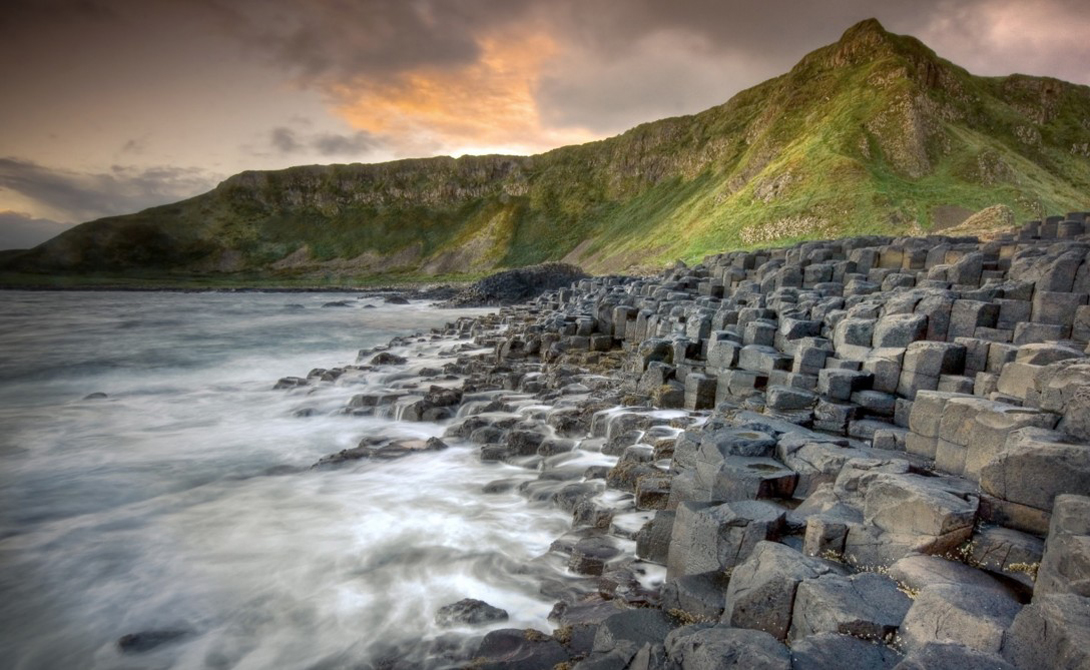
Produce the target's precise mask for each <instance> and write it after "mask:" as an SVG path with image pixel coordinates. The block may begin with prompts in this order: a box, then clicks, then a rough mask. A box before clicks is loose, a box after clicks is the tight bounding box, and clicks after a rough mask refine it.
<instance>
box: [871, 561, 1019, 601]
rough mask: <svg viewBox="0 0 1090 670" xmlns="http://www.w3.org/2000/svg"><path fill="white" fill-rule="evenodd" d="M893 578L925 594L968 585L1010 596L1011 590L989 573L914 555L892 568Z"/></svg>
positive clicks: (903, 585)
mask: <svg viewBox="0 0 1090 670" xmlns="http://www.w3.org/2000/svg"><path fill="white" fill-rule="evenodd" d="M889 577H890V579H893V580H895V581H896V582H897V583H898V584H900V585H901V586H902V587H903V588H905V589H907V590H911V591H923V590H924V589H926V588H928V587H930V586H936V585H943V584H945V585H953V586H959V585H965V586H972V587H974V588H986V589H992V590H994V591H998V592H1000V593H1004V594H1005V593H1007V592H1008V591H1007V587H1006V586H1004V585H1003V584H1001V583H1000V582H999V581H997V580H996V579H995V578H994V577H992V576H991V575H989V574H988V573H986V572H983V571H981V570H977V569H976V568H971V567H969V566H968V565H966V564H965V563H962V562H960V561H952V560H949V559H946V558H943V557H941V556H925V555H922V554H914V555H911V556H905V557H904V558H902V559H900V560H899V561H897V562H895V563H893V565H891V566H889Z"/></svg>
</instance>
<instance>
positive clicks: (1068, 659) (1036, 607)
mask: <svg viewBox="0 0 1090 670" xmlns="http://www.w3.org/2000/svg"><path fill="white" fill-rule="evenodd" d="M1087 640H1090V598H1084V597H1082V596H1077V595H1072V594H1047V595H1042V596H1040V597H1037V598H1034V600H1033V602H1032V603H1031V604H1029V605H1026V606H1025V607H1023V608H1022V611H1021V612H1019V613H1018V616H1016V617H1015V618H1014V623H1013V624H1012V625H1011V627H1010V630H1009V631H1008V632H1007V637H1006V640H1005V642H1004V644H1003V657H1004V658H1005V659H1007V660H1008V661H1010V662H1011V663H1012V664H1014V666H1015V667H1018V668H1023V669H1029V668H1042V669H1044V668H1047V669H1048V670H1086V668H1090V647H1087V644H1086V641H1087Z"/></svg>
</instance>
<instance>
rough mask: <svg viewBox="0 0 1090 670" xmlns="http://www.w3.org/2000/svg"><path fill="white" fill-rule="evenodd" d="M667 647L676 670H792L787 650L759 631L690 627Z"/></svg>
mask: <svg viewBox="0 0 1090 670" xmlns="http://www.w3.org/2000/svg"><path fill="white" fill-rule="evenodd" d="M690 630H691V631H692V632H689V631H690ZM665 646H666V654H667V657H668V658H669V659H670V661H672V662H673V664H674V667H680V668H685V670H728V669H729V668H738V669H739V670H742V669H743V668H745V669H746V670H791V653H790V652H789V651H788V650H787V647H785V646H784V645H783V644H782V643H781V642H780V641H779V640H777V639H776V638H774V637H772V636H771V635H769V634H768V633H765V632H762V631H758V630H747V629H745V628H731V627H729V626H727V625H725V624H719V625H718V626H710V627H702V626H687V627H686V628H682V629H679V630H677V631H675V632H674V633H673V634H671V635H670V637H668V638H667V640H666V645H665Z"/></svg>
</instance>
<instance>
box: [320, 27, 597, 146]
mask: <svg viewBox="0 0 1090 670" xmlns="http://www.w3.org/2000/svg"><path fill="white" fill-rule="evenodd" d="M478 45H479V47H480V53H481V55H480V57H479V58H478V59H477V61H476V62H474V63H472V64H470V65H467V66H464V67H460V68H457V69H450V68H438V67H427V68H421V69H417V70H413V71H409V72H406V73H402V74H401V75H399V76H398V77H397V78H396V79H394V80H390V81H364V82H355V83H354V84H352V85H347V86H341V87H339V88H337V89H335V90H334V96H335V98H336V99H337V100H338V101H340V104H339V106H338V108H337V110H336V111H337V113H338V114H339V115H340V116H341V117H342V118H344V119H345V120H346V121H348V123H350V124H351V125H352V126H353V127H355V128H357V129H359V130H365V131H368V132H370V133H374V134H376V135H381V136H385V137H386V138H390V139H391V141H392V142H393V143H394V144H395V145H397V146H398V147H399V148H400V151H399V153H404V154H406V155H408V154H420V153H433V152H435V151H436V150H438V151H442V152H448V153H453V154H460V153H486V152H495V153H535V152H539V151H542V150H546V149H550V148H553V147H556V146H560V145H564V144H575V143H581V142H588V141H590V140H594V139H598V136H597V135H595V134H593V133H591V132H590V131H588V130H586V129H583V128H548V127H545V126H544V125H543V124H542V120H541V115H540V114H539V110H538V106H537V103H536V101H535V99H534V88H535V85H536V82H537V80H538V77H539V75H540V72H541V69H542V65H543V63H544V62H546V61H547V60H548V59H549V58H551V57H553V56H554V54H555V53H556V44H555V42H554V41H553V40H552V39H551V38H549V37H548V36H547V35H529V36H526V35H515V36H507V37H506V39H504V38H497V37H488V38H482V39H480V40H479V41H478Z"/></svg>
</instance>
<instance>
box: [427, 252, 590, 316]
mask: <svg viewBox="0 0 1090 670" xmlns="http://www.w3.org/2000/svg"><path fill="white" fill-rule="evenodd" d="M586 276H587V275H586V273H584V272H583V271H582V270H580V269H579V268H577V267H575V266H574V265H566V264H564V263H544V264H542V265H534V266H530V267H525V268H518V269H515V270H506V271H504V272H498V273H496V274H494V275H490V276H488V277H485V278H484V279H482V280H480V281H478V282H477V283H475V284H473V285H472V286H470V287H469V288H467V289H465V290H464V291H462V292H461V293H459V294H458V295H456V296H454V297H453V298H451V299H450V300H449V301H447V303H446V304H447V305H448V306H451V307H485V306H493V305H509V304H512V303H516V302H523V301H526V300H531V299H533V298H535V297H537V296H539V295H541V294H542V293H545V292H546V291H554V290H556V289H558V288H563V287H565V286H568V285H569V284H571V283H572V282H574V281H578V280H579V279H583V278H584V277H586Z"/></svg>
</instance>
